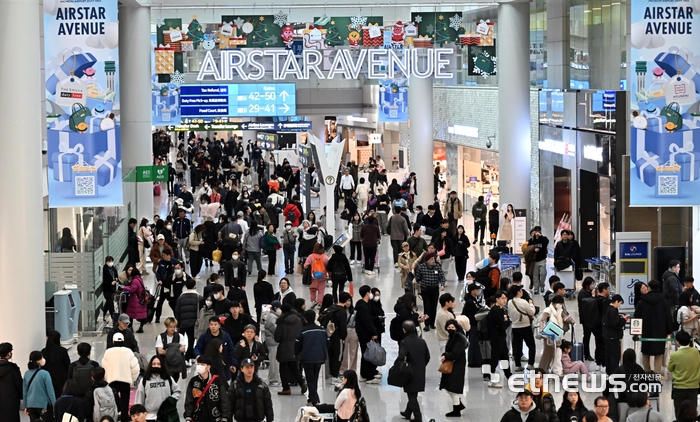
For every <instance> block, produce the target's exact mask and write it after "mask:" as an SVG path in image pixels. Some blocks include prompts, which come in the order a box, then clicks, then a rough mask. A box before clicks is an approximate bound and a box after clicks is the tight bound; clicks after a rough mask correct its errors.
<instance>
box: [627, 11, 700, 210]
mask: <svg viewBox="0 0 700 422" xmlns="http://www.w3.org/2000/svg"><path fill="white" fill-rule="evenodd" d="M697 4H698V3H697V2H682V1H677V2H665V3H664V2H659V1H658V0H633V1H632V14H631V17H632V20H631V23H632V25H631V36H630V38H629V40H630V44H631V49H630V58H631V62H630V65H629V66H628V67H627V68H628V70H629V72H630V74H629V78H628V79H629V87H630V91H631V95H630V108H631V111H632V116H633V117H632V127H631V128H630V156H631V163H630V173H631V174H630V205H632V206H654V207H664V206H666V207H679V206H694V205H700V181H699V179H700V102H698V100H699V99H700V96H699V95H698V94H700V73H699V71H700V44H698V42H697V37H698V35H699V34H700V33H698V32H697V31H700V18H698V13H700V9H699V8H698V6H697ZM694 5H695V6H694ZM696 54H697V55H696ZM696 138H697V140H696Z"/></svg>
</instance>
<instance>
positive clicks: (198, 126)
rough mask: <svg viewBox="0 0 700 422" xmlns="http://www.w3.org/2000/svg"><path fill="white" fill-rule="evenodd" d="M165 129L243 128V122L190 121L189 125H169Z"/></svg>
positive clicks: (178, 130)
mask: <svg viewBox="0 0 700 422" xmlns="http://www.w3.org/2000/svg"><path fill="white" fill-rule="evenodd" d="M165 130H167V131H168V132H189V131H191V130H194V131H200V132H201V131H209V130H211V131H214V130H223V131H228V130H241V123H190V124H188V125H169V126H166V127H165Z"/></svg>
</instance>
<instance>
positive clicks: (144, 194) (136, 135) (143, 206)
mask: <svg viewBox="0 0 700 422" xmlns="http://www.w3.org/2000/svg"><path fill="white" fill-rule="evenodd" d="M117 66H121V68H120V69H119V80H120V81H122V83H121V84H120V93H119V95H120V98H121V109H120V113H121V116H120V119H121V127H122V138H121V142H122V166H123V170H124V174H127V173H128V172H130V171H131V170H132V169H133V168H134V167H136V166H149V165H152V164H153V144H152V141H151V127H152V125H151V9H150V8H148V7H126V6H120V7H119V63H118V64H117ZM136 192H137V193H136V201H137V206H136V209H135V210H134V211H135V212H136V215H135V216H134V217H136V218H141V217H151V216H153V211H154V210H153V187H152V185H151V183H150V182H143V183H138V185H137V188H136Z"/></svg>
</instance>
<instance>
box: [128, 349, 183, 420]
mask: <svg viewBox="0 0 700 422" xmlns="http://www.w3.org/2000/svg"><path fill="white" fill-rule="evenodd" d="M181 395H182V391H181V390H180V387H179V386H178V385H177V381H176V380H175V379H174V378H172V377H171V376H170V371H169V370H168V368H167V367H166V366H165V365H164V362H163V361H162V360H161V358H160V357H158V356H153V357H152V358H151V361H150V362H149V363H148V366H147V367H146V370H145V371H144V373H143V378H142V379H141V382H139V385H138V389H137V390H136V398H135V399H134V404H141V405H143V406H144V407H145V408H146V412H147V415H146V420H147V421H156V420H158V410H159V409H160V408H161V406H163V405H164V403H165V402H166V401H168V402H169V404H170V405H172V406H175V405H176V404H177V401H178V400H180V396H181Z"/></svg>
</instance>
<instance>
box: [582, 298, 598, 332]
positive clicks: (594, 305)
mask: <svg viewBox="0 0 700 422" xmlns="http://www.w3.org/2000/svg"><path fill="white" fill-rule="evenodd" d="M579 315H581V323H582V324H583V326H584V327H586V328H591V329H592V328H597V327H598V326H600V321H601V315H600V311H599V310H598V300H597V299H596V298H594V297H587V298H585V299H583V300H581V308H580V309H579Z"/></svg>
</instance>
